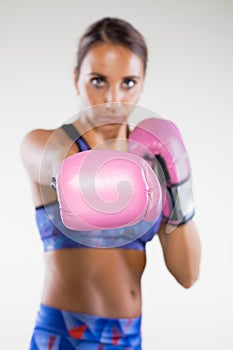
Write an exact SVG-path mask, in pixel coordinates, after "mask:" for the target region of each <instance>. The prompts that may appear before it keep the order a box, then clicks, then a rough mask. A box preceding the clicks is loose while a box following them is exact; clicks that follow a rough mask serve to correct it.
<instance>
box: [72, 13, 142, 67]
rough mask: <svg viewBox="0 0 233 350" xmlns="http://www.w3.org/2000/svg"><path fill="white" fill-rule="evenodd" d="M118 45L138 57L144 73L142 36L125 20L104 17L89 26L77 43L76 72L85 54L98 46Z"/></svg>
mask: <svg viewBox="0 0 233 350" xmlns="http://www.w3.org/2000/svg"><path fill="white" fill-rule="evenodd" d="M103 43H111V44H119V45H122V46H124V47H126V48H128V49H129V50H130V51H132V52H133V53H135V54H136V55H137V56H139V57H140V58H141V59H142V61H143V64H144V72H145V71H146V67H147V56H148V52H147V46H146V43H145V40H144V38H143V36H142V35H141V34H140V33H139V32H138V30H136V29H135V28H134V27H133V26H132V25H131V24H130V23H128V22H127V21H125V20H122V19H119V18H114V17H105V18H103V19H101V20H98V21H97V22H94V23H93V24H91V25H90V26H89V27H88V28H87V30H86V31H85V33H84V34H83V36H82V37H81V39H80V41H79V46H78V51H77V66H76V69H77V72H78V73H79V72H80V67H81V64H82V62H83V59H84V57H85V55H86V54H87V52H88V51H89V50H90V49H91V48H92V47H94V46H95V45H98V44H103Z"/></svg>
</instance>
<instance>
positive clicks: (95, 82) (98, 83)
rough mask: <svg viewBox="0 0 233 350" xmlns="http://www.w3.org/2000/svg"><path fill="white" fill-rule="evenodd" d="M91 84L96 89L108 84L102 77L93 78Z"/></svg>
mask: <svg viewBox="0 0 233 350" xmlns="http://www.w3.org/2000/svg"><path fill="white" fill-rule="evenodd" d="M91 83H92V85H94V86H95V87H96V88H101V87H103V86H104V85H105V84H106V82H105V80H104V79H103V78H101V77H95V78H92V79H91Z"/></svg>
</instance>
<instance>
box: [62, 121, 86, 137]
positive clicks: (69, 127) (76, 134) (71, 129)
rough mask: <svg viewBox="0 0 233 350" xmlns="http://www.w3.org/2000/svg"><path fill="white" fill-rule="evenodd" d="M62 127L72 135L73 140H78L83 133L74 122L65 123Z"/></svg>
mask: <svg viewBox="0 0 233 350" xmlns="http://www.w3.org/2000/svg"><path fill="white" fill-rule="evenodd" d="M61 128H62V129H63V130H64V131H65V132H66V133H67V134H68V135H69V136H70V138H71V139H72V140H73V141H76V140H77V139H78V138H79V137H80V136H81V135H80V133H79V131H78V130H77V129H76V128H75V127H74V126H73V125H72V124H63V125H62V126H61Z"/></svg>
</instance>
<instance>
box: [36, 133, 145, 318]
mask: <svg viewBox="0 0 233 350" xmlns="http://www.w3.org/2000/svg"><path fill="white" fill-rule="evenodd" d="M52 132H53V131H51V133H52ZM64 140H65V141H66V138H65V136H64ZM64 140H63V142H62V145H63V147H65V142H64ZM69 142H70V141H69V140H68V138H67V144H68V143H69ZM71 150H72V152H73V153H75V152H77V149H76V145H72V146H71ZM31 187H32V195H33V201H34V205H35V207H37V206H40V205H45V204H47V203H50V202H53V201H54V200H56V193H55V192H54V191H52V190H50V188H49V187H48V186H44V187H41V186H39V184H37V183H32V186H31ZM45 262H46V274H45V281H44V289H43V294H42V300H41V301H42V303H43V304H45V305H49V306H52V307H55V308H60V309H64V310H67V311H72V312H82V313H88V314H92V315H97V316H102V317H119V318H129V317H137V316H139V315H140V314H141V285H140V283H141V276H142V273H143V270H144V268H145V264H146V255H145V252H144V251H139V250H126V249H120V248H99V249H97V248H79V249H76V248H72V249H60V250H53V251H49V252H46V253H45Z"/></svg>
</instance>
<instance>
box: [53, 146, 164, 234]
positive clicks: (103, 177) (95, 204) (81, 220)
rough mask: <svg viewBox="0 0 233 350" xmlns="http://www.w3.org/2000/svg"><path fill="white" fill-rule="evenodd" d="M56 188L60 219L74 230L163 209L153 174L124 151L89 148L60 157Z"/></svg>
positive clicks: (150, 217)
mask: <svg viewBox="0 0 233 350" xmlns="http://www.w3.org/2000/svg"><path fill="white" fill-rule="evenodd" d="M56 190H57V195H58V200H59V206H60V213H61V218H62V221H63V224H64V225H65V226H66V227H67V228H69V229H72V230H77V231H92V230H98V229H103V230H104V229H110V228H116V227H123V226H130V225H133V224H135V223H137V222H139V221H141V220H145V221H154V220H155V219H156V218H157V217H158V216H159V215H160V214H161V210H162V193H161V187H160V183H159V181H158V179H157V176H156V175H155V173H154V172H153V170H152V168H151V167H150V166H149V165H148V164H147V162H146V161H145V160H144V159H142V158H141V157H138V156H137V155H133V154H129V153H127V152H120V151H114V150H89V151H83V152H80V153H77V154H75V155H72V156H71V157H68V158H66V159H64V160H63V162H62V163H61V165H60V166H59V168H58V171H57V176H56Z"/></svg>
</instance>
